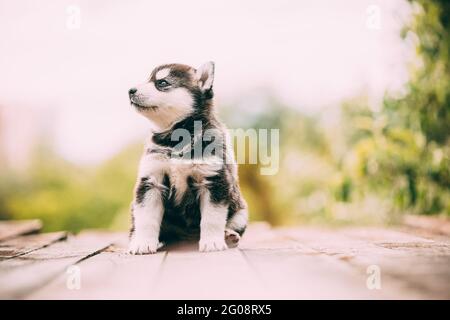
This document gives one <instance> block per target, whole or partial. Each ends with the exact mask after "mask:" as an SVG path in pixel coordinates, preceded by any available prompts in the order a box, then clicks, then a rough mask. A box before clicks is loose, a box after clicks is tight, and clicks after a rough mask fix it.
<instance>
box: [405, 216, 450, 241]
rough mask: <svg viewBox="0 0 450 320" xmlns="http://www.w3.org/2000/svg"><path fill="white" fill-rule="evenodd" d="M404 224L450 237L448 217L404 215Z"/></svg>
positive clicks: (449, 220)
mask: <svg viewBox="0 0 450 320" xmlns="http://www.w3.org/2000/svg"><path fill="white" fill-rule="evenodd" d="M403 224H404V225H406V226H408V227H411V228H417V229H423V230H426V231H429V232H432V233H436V234H440V235H445V236H450V219H449V218H446V217H426V216H417V215H404V216H403Z"/></svg>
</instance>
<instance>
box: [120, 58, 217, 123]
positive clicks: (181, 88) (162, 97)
mask: <svg viewBox="0 0 450 320" xmlns="http://www.w3.org/2000/svg"><path fill="white" fill-rule="evenodd" d="M213 80H214V63H213V62H207V63H205V64H203V65H202V66H201V67H200V68H198V69H194V68H192V67H190V66H187V65H183V64H165V65H162V66H159V67H157V68H155V69H154V70H153V72H152V73H151V75H150V78H149V80H148V81H147V82H145V83H143V84H140V85H138V86H136V87H134V88H131V89H130V90H129V91H128V95H129V97H130V102H131V105H132V106H134V107H135V108H136V110H137V111H138V112H139V113H141V114H142V115H143V116H145V117H147V118H148V119H150V120H151V121H153V122H154V123H155V124H156V125H158V126H159V127H167V126H170V125H171V124H172V123H174V122H175V121H177V120H180V119H183V118H184V117H186V116H188V115H189V114H191V113H192V112H193V111H194V110H195V108H202V107H204V105H205V102H207V101H209V100H210V99H212V97H213V91H212V87H213Z"/></svg>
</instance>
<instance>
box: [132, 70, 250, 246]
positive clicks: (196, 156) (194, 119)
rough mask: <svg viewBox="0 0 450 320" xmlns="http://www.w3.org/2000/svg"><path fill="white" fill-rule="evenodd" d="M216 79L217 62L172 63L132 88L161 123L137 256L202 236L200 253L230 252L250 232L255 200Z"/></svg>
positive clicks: (144, 164) (143, 198)
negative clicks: (247, 191)
mask: <svg viewBox="0 0 450 320" xmlns="http://www.w3.org/2000/svg"><path fill="white" fill-rule="evenodd" d="M213 80H214V63H212V62H207V63H205V64H204V65H202V66H201V67H200V68H198V69H195V68H192V67H190V66H187V65H183V64H166V65H162V66H159V67H157V68H155V69H154V70H153V72H152V73H151V75H150V78H149V80H148V81H147V82H145V83H143V84H141V85H138V86H136V87H134V88H131V89H130V90H129V92H128V94H129V98H130V102H131V105H132V106H133V107H134V108H135V109H136V110H137V112H138V113H140V114H141V115H143V116H144V117H146V118H148V119H149V120H150V121H151V122H152V124H153V128H154V129H153V131H152V134H151V136H150V137H149V138H148V140H147V141H146V145H145V148H144V153H143V155H142V158H141V161H140V165H139V172H138V178H137V182H136V187H135V194H134V200H133V203H132V208H131V214H132V227H131V231H130V243H129V252H130V253H132V254H146V253H155V252H156V251H157V249H158V248H160V247H161V246H162V245H163V244H168V243H171V242H173V241H179V240H194V239H195V240H198V241H199V250H200V251H218V250H224V249H227V247H228V246H229V247H232V246H237V244H238V242H239V239H240V236H242V234H243V233H244V231H245V228H246V225H247V220H248V214H247V204H246V202H245V200H244V199H243V197H242V195H241V191H240V189H239V185H238V176H237V164H236V162H235V159H234V154H233V150H232V149H231V144H230V141H229V137H228V133H227V130H226V128H225V126H224V125H223V124H222V123H221V122H220V121H219V120H218V119H217V116H216V113H215V110H214V103H213V96H214V94H213ZM181 137H183V140H184V141H180V140H182V139H180V138H181ZM198 151H199V152H198Z"/></svg>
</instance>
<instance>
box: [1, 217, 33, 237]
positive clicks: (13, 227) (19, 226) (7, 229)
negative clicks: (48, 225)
mask: <svg viewBox="0 0 450 320" xmlns="http://www.w3.org/2000/svg"><path fill="white" fill-rule="evenodd" d="M41 228H42V222H41V221H39V220H22V221H0V241H5V240H7V239H10V238H13V237H16V236H20V235H24V234H30V233H34V232H38V231H39V230H41Z"/></svg>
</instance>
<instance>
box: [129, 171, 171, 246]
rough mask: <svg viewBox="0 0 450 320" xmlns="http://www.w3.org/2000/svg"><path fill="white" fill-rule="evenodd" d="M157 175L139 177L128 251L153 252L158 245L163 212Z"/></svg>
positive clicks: (161, 192) (159, 182) (161, 188)
mask: <svg viewBox="0 0 450 320" xmlns="http://www.w3.org/2000/svg"><path fill="white" fill-rule="evenodd" d="M160 180H161V179H158V177H157V176H147V177H142V178H140V181H139V183H138V186H137V188H136V196H135V199H134V202H133V208H132V211H133V212H132V214H133V230H132V232H131V237H130V245H129V249H128V251H129V252H130V253H132V254H146V253H155V252H156V250H158V248H159V247H160V244H159V231H160V227H161V221H162V217H163V214H164V207H163V201H162V200H163V199H162V196H163V192H165V190H164V188H165V187H164V186H163V185H162V184H161V181H160Z"/></svg>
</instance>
